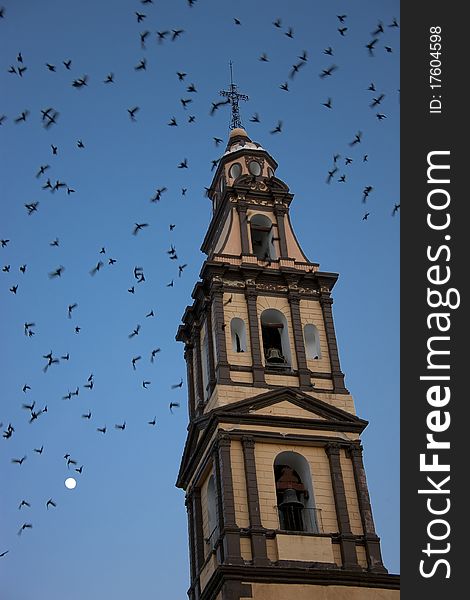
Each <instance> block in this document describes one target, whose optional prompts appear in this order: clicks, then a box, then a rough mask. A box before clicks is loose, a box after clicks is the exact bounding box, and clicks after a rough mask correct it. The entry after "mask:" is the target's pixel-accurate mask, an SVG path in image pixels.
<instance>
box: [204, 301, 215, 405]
mask: <svg viewBox="0 0 470 600" xmlns="http://www.w3.org/2000/svg"><path fill="white" fill-rule="evenodd" d="M206 332H207V347H208V351H209V356H208V364H209V382H208V386H209V394H208V395H209V397H210V395H211V394H212V391H213V389H214V387H215V363H214V339H213V337H212V307H211V305H210V303H207V305H206Z"/></svg>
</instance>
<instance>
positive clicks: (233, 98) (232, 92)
mask: <svg viewBox="0 0 470 600" xmlns="http://www.w3.org/2000/svg"><path fill="white" fill-rule="evenodd" d="M220 95H221V96H225V97H226V98H228V101H229V102H230V104H231V106H232V118H231V120H230V129H235V128H236V127H243V125H242V120H241V117H240V110H239V108H238V101H239V100H245V101H246V100H248V96H246V95H245V94H239V93H238V90H237V86H236V85H235V84H234V83H233V73H232V61H230V89H229V90H221V91H220Z"/></svg>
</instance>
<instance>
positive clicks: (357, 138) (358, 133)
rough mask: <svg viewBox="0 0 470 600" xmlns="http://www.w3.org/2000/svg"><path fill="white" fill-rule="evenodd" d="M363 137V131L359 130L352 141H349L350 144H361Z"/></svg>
mask: <svg viewBox="0 0 470 600" xmlns="http://www.w3.org/2000/svg"><path fill="white" fill-rule="evenodd" d="M361 138H362V131H358V132H357V133H356V135H355V137H354V139H353V141H352V142H349V145H350V146H354V145H356V144H360V142H361Z"/></svg>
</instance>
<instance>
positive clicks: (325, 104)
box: [323, 98, 333, 108]
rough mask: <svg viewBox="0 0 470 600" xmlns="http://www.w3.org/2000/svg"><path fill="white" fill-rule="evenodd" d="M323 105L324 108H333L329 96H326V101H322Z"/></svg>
mask: <svg viewBox="0 0 470 600" xmlns="http://www.w3.org/2000/svg"><path fill="white" fill-rule="evenodd" d="M323 106H326V108H333V106H332V104H331V98H328V100H327V101H326V102H323Z"/></svg>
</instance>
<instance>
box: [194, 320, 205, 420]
mask: <svg viewBox="0 0 470 600" xmlns="http://www.w3.org/2000/svg"><path fill="white" fill-rule="evenodd" d="M192 342H193V346H194V350H195V353H196V398H197V403H196V414H202V411H203V409H204V379H203V377H202V356H201V326H200V325H196V324H195V325H194V326H193V337H192Z"/></svg>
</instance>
